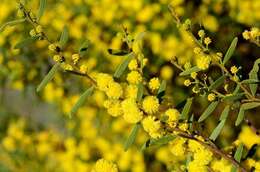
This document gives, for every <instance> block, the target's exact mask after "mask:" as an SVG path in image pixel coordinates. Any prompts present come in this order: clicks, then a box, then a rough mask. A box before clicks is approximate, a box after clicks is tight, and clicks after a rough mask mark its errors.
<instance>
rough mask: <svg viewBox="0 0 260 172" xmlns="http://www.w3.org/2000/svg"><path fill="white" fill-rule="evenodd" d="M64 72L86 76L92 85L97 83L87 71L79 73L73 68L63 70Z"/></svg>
mask: <svg viewBox="0 0 260 172" xmlns="http://www.w3.org/2000/svg"><path fill="white" fill-rule="evenodd" d="M65 72H68V73H71V74H74V75H78V76H84V77H86V78H88V79H89V80H90V81H91V82H92V83H93V84H94V85H97V82H96V81H95V80H94V79H93V78H92V77H91V76H89V75H88V74H87V73H81V72H78V71H74V70H65Z"/></svg>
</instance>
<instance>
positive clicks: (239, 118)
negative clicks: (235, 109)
mask: <svg viewBox="0 0 260 172" xmlns="http://www.w3.org/2000/svg"><path fill="white" fill-rule="evenodd" d="M244 116H245V110H244V109H243V108H242V107H241V108H240V109H239V113H238V115H237V120H236V122H235V125H236V126H238V125H239V124H240V123H241V122H242V121H243V120H244Z"/></svg>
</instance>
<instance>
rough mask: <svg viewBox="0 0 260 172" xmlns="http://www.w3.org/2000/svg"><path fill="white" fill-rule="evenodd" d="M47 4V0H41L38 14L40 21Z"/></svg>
mask: <svg viewBox="0 0 260 172" xmlns="http://www.w3.org/2000/svg"><path fill="white" fill-rule="evenodd" d="M46 5H47V0H40V6H39V10H38V16H37V20H38V21H40V19H41V17H42V16H43V13H44V10H45V8H46Z"/></svg>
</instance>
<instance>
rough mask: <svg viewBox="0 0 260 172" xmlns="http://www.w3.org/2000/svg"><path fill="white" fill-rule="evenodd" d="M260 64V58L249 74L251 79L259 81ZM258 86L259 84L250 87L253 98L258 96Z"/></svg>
mask: <svg viewBox="0 0 260 172" xmlns="http://www.w3.org/2000/svg"><path fill="white" fill-rule="evenodd" d="M259 64H260V58H259V59H257V60H256V61H255V63H254V66H253V68H252V70H251V71H250V72H249V79H254V80H258V71H259ZM257 86H258V84H250V85H249V87H250V91H251V93H252V95H253V96H255V94H256V91H257Z"/></svg>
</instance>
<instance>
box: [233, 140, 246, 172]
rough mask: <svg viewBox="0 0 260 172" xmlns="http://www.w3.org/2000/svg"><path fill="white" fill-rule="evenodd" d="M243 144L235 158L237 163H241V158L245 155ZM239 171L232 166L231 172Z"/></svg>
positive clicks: (240, 145)
mask: <svg viewBox="0 0 260 172" xmlns="http://www.w3.org/2000/svg"><path fill="white" fill-rule="evenodd" d="M243 148H244V146H243V143H240V144H239V146H238V148H237V150H236V152H235V155H234V158H235V160H236V161H237V162H240V161H241V158H242V155H243ZM235 171H237V168H236V167H235V166H232V170H231V172H235Z"/></svg>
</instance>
